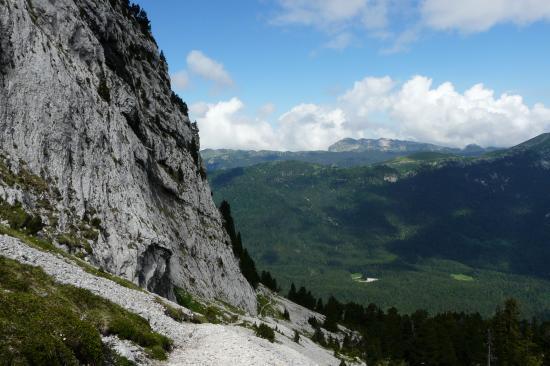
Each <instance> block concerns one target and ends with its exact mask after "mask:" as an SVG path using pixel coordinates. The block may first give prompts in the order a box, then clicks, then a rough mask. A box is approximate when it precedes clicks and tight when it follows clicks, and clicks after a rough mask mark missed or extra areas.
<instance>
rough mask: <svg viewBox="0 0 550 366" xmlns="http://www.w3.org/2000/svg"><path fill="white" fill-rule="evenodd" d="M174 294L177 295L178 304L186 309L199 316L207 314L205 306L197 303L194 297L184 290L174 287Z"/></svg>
mask: <svg viewBox="0 0 550 366" xmlns="http://www.w3.org/2000/svg"><path fill="white" fill-rule="evenodd" d="M174 294H175V295H176V302H177V303H178V304H180V305H181V306H183V307H184V308H187V309H189V310H191V311H194V312H195V313H199V314H204V313H205V310H206V309H205V308H204V306H203V305H202V304H201V303H199V302H198V301H195V299H193V296H192V295H191V294H190V293H188V292H187V291H185V290H184V289H182V288H179V287H174Z"/></svg>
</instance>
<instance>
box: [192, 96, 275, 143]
mask: <svg viewBox="0 0 550 366" xmlns="http://www.w3.org/2000/svg"><path fill="white" fill-rule="evenodd" d="M243 108H244V104H243V102H242V101H241V100H239V99H238V98H232V99H231V100H229V101H222V102H219V103H215V104H207V103H198V104H194V105H191V107H190V112H191V115H192V116H193V117H194V118H196V119H197V123H198V125H199V130H200V136H201V146H202V147H203V148H213V149H221V148H225V149H254V150H261V149H272V148H274V147H275V146H279V145H280V144H279V141H278V139H279V137H278V136H277V134H276V133H275V131H274V130H273V128H272V127H271V125H270V124H269V123H268V122H266V121H263V120H260V119H256V118H248V117H246V116H244V115H243V114H242V109H243Z"/></svg>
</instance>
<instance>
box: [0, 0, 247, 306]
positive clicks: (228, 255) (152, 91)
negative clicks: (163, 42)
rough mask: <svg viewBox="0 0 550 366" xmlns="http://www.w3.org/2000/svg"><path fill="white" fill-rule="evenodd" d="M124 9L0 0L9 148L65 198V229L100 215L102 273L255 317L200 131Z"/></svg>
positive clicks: (3, 116) (118, 0)
mask: <svg viewBox="0 0 550 366" xmlns="http://www.w3.org/2000/svg"><path fill="white" fill-rule="evenodd" d="M123 3H124V1H122V0H0V149H1V151H2V153H3V154H5V155H8V156H9V157H10V158H11V159H12V160H14V161H17V160H23V161H25V162H26V163H27V166H28V169H29V170H30V171H32V172H33V173H34V174H37V175H39V176H41V177H42V178H43V179H44V180H46V181H47V182H49V184H50V185H51V186H53V187H54V189H56V191H59V202H57V204H56V210H57V215H58V217H59V220H58V222H57V223H56V228H57V230H59V232H66V231H68V230H69V229H70V228H71V225H73V226H74V223H75V220H82V219H84V218H86V217H92V216H94V217H97V219H98V222H100V228H101V230H100V235H99V236H98V238H97V239H96V240H94V241H93V242H92V243H90V244H91V249H92V254H91V255H90V260H91V261H93V262H94V263H95V264H97V265H99V266H101V267H102V268H105V269H106V270H108V271H110V272H113V273H115V274H117V275H121V276H123V277H126V278H128V279H130V280H132V281H134V282H136V283H139V284H140V285H141V286H143V287H147V288H148V289H150V290H153V291H156V292H158V293H159V294H162V295H164V296H167V297H169V298H173V297H174V294H173V286H178V287H181V288H184V289H186V290H188V291H190V292H192V293H194V294H196V295H200V296H202V297H205V298H218V299H221V300H224V301H227V302H229V303H231V304H233V305H236V306H239V307H242V308H245V309H246V310H248V311H250V312H252V313H254V312H255V311H256V305H255V302H256V300H255V294H254V291H253V289H252V288H251V287H250V286H249V284H248V283H247V282H246V280H245V279H244V277H243V276H242V274H241V273H240V270H239V268H238V263H237V261H236V259H235V258H234V256H233V254H232V250H231V248H230V246H229V245H228V242H229V239H228V237H227V235H226V233H225V231H224V230H223V228H222V227H223V226H222V220H221V218H220V215H219V212H218V210H217V208H216V207H215V205H214V203H213V201H212V198H211V192H210V188H209V186H208V183H207V182H206V180H205V178H204V176H203V175H204V174H203V171H202V169H201V161H200V156H199V155H198V150H199V138H198V131H197V127H196V125H195V124H193V123H191V122H190V121H189V118H188V117H187V115H186V113H187V111H186V106H185V105H184V104H183V103H182V102H181V100H178V98H175V97H174V95H173V94H172V92H171V89H170V81H169V77H168V70H167V65H166V63H165V62H164V61H163V59H162V58H161V57H160V55H159V50H158V48H157V46H156V44H155V42H154V40H153V39H152V37H151V36H150V34H149V32H148V31H147V29H146V27H145V26H144V25H143V24H140V22H139V21H138V20H137V19H136V17H134V16H133V15H132V14H130V13H129V12H128V10H127V7H126V6H125V5H123ZM12 196H13V194H12Z"/></svg>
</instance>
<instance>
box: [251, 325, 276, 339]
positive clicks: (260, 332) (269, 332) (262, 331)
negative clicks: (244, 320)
mask: <svg viewBox="0 0 550 366" xmlns="http://www.w3.org/2000/svg"><path fill="white" fill-rule="evenodd" d="M254 329H255V334H256V336H257V337H260V338H264V339H267V340H268V341H270V342H271V343H273V342H274V341H275V332H274V331H273V329H271V327H270V326H268V325H266V324H264V323H262V324H260V325H259V326H254Z"/></svg>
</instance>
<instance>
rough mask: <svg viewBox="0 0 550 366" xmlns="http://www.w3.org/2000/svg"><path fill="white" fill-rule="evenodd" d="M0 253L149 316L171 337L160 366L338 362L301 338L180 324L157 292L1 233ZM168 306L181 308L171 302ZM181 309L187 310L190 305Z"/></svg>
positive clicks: (145, 316)
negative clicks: (269, 337) (169, 348)
mask: <svg viewBox="0 0 550 366" xmlns="http://www.w3.org/2000/svg"><path fill="white" fill-rule="evenodd" d="M0 255H2V256H5V257H7V258H10V259H14V260H17V261H19V262H21V263H24V264H29V265H33V266H38V267H41V268H42V269H43V270H44V271H45V272H46V273H47V274H49V275H50V276H52V277H53V278H55V280H56V281H58V282H60V283H63V284H70V285H73V286H77V287H81V288H84V289H87V290H89V291H91V292H92V293H94V294H97V295H99V296H101V297H103V298H105V299H108V300H110V301H112V302H114V303H116V304H118V305H120V306H122V307H123V308H125V309H127V310H129V311H131V312H133V313H136V314H139V315H141V316H142V317H144V318H145V319H147V320H148V321H149V323H150V324H151V327H152V329H153V330H154V331H156V332H158V333H161V334H164V335H166V336H167V337H169V338H171V339H173V340H174V344H175V349H174V351H173V352H172V353H171V355H170V358H169V360H168V361H167V362H164V363H161V365H170V366H179V365H219V366H223V365H228V366H240V365H242V366H247V365H250V366H262V365H293V366H294V365H295V366H301V365H338V364H339V362H340V361H339V360H338V359H336V358H335V357H333V356H332V354H331V353H330V352H329V351H327V350H325V349H323V348H321V347H319V346H318V345H316V344H315V343H313V342H311V341H310V340H308V339H305V337H302V338H303V339H304V341H303V342H302V344H300V345H298V344H296V343H294V342H292V341H291V340H290V339H289V338H287V337H286V336H283V335H281V334H279V333H276V335H277V342H275V343H270V342H268V341H266V340H264V339H260V338H257V337H256V336H254V335H253V334H252V331H251V330H249V329H246V328H243V327H238V326H232V325H213V324H191V323H178V322H176V321H175V320H173V319H172V318H170V317H168V316H166V315H164V308H163V306H162V305H161V304H159V303H158V302H156V301H155V299H156V298H157V296H156V295H153V294H151V293H148V292H141V291H137V290H132V289H129V288H126V287H123V286H120V285H118V284H117V283H115V282H113V281H110V280H108V279H105V278H102V277H96V276H94V275H92V274H90V273H87V272H85V271H84V270H83V269H82V268H81V267H79V266H78V265H76V264H75V263H73V262H72V261H71V260H69V259H66V258H63V257H61V256H60V255H56V254H52V253H49V252H43V251H40V250H37V249H34V248H32V247H29V246H28V245H26V244H24V243H22V242H21V241H20V240H18V239H14V238H12V237H8V236H0ZM164 301H165V302H168V301H167V300H164ZM170 305H172V306H174V307H179V305H177V304H173V303H170ZM180 308H181V307H180ZM181 309H182V310H183V311H185V312H186V313H187V314H191V312H190V311H189V310H188V309H185V308H181ZM285 333H286V332H285Z"/></svg>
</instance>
